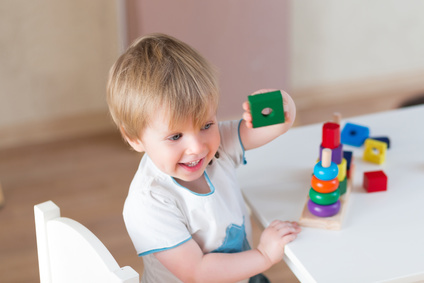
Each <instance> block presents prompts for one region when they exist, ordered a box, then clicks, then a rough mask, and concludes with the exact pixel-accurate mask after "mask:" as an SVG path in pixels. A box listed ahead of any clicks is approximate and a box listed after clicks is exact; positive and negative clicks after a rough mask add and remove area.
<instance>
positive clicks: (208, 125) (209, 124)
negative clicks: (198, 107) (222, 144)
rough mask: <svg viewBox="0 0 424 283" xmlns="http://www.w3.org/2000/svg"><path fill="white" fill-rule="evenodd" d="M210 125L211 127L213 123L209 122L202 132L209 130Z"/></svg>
mask: <svg viewBox="0 0 424 283" xmlns="http://www.w3.org/2000/svg"><path fill="white" fill-rule="evenodd" d="M212 125H213V123H212V122H211V123H207V124H206V125H205V126H204V127H203V129H202V130H207V129H209V128H210V127H212Z"/></svg>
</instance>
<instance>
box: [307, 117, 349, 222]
mask: <svg viewBox="0 0 424 283" xmlns="http://www.w3.org/2000/svg"><path fill="white" fill-rule="evenodd" d="M340 119H341V118H340V114H338V113H337V114H335V115H334V120H335V122H327V123H325V124H324V125H323V127H322V143H321V145H320V154H319V161H318V163H317V164H316V165H315V167H314V172H313V176H312V178H311V188H310V190H309V197H308V199H307V201H306V204H305V207H304V209H303V212H302V216H301V218H300V220H299V223H300V224H301V225H302V226H307V227H314V228H322V229H329V230H339V229H341V224H342V219H343V216H344V213H345V211H346V203H347V200H348V197H349V194H350V190H351V189H350V187H351V178H352V176H353V168H354V166H353V162H352V156H351V152H346V151H343V145H342V143H341V134H340ZM345 157H348V159H349V161H348V160H347V159H346V158H345ZM348 176H349V177H348Z"/></svg>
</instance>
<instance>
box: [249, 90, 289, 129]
mask: <svg viewBox="0 0 424 283" xmlns="http://www.w3.org/2000/svg"><path fill="white" fill-rule="evenodd" d="M248 99H249V104H250V113H251V115H252V123H253V128H258V127H265V126H270V125H275V124H280V123H284V122H285V117H284V106H283V97H282V95H281V92H280V91H279V90H277V91H272V92H266V93H260V94H254V95H249V96H248Z"/></svg>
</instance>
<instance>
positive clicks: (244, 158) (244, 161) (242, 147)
mask: <svg viewBox="0 0 424 283" xmlns="http://www.w3.org/2000/svg"><path fill="white" fill-rule="evenodd" d="M242 121H243V119H240V122H239V124H238V138H239V142H240V145H241V149H242V150H243V165H246V164H247V161H246V156H245V153H246V151H245V150H244V146H243V143H242V142H241V137H240V125H241V122H242Z"/></svg>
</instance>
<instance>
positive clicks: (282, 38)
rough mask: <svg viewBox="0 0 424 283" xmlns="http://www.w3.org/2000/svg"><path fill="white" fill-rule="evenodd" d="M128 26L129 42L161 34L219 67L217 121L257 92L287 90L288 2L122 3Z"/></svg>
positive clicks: (187, 0)
mask: <svg viewBox="0 0 424 283" xmlns="http://www.w3.org/2000/svg"><path fill="white" fill-rule="evenodd" d="M127 23H128V27H127V31H128V34H127V35H128V40H129V41H130V42H131V41H133V40H134V39H135V38H137V37H139V36H141V35H144V34H148V33H152V32H162V33H166V34H169V35H172V36H174V37H177V38H179V39H180V40H183V41H185V42H187V43H188V44H190V45H191V46H193V47H194V48H196V49H197V50H198V51H200V53H202V54H203V56H205V57H206V58H207V59H208V60H209V61H211V62H212V63H213V64H214V65H216V66H217V67H218V69H219V71H220V86H221V103H220V108H219V111H218V115H219V117H218V118H219V119H221V120H222V119H229V118H238V117H240V115H241V114H242V112H243V111H242V108H241V104H242V102H243V101H245V100H246V97H247V95H249V94H250V93H252V92H253V91H255V90H257V89H260V88H278V89H285V90H288V87H289V86H288V85H287V84H288V81H289V80H288V74H289V72H288V68H289V40H288V36H289V34H288V31H289V26H288V25H289V1H288V0H267V1H257V0H214V1H198V0H184V1H171V0H154V1H153V0H127Z"/></svg>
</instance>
